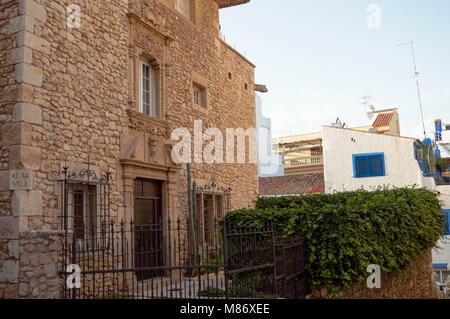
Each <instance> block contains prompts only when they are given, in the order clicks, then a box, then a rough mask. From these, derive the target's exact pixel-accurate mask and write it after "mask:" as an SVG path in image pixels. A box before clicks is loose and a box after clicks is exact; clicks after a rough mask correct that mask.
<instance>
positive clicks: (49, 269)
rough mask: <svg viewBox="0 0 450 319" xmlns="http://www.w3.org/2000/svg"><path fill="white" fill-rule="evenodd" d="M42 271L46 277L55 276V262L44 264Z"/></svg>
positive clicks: (56, 273)
mask: <svg viewBox="0 0 450 319" xmlns="http://www.w3.org/2000/svg"><path fill="white" fill-rule="evenodd" d="M44 272H45V276H46V277H47V278H53V277H56V276H57V275H58V272H57V269H56V264H46V265H45V266H44Z"/></svg>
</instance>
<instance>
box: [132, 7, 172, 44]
mask: <svg viewBox="0 0 450 319" xmlns="http://www.w3.org/2000/svg"><path fill="white" fill-rule="evenodd" d="M127 17H128V19H130V21H135V22H137V23H139V24H141V25H142V26H144V27H145V28H146V29H148V30H150V31H152V32H153V33H155V34H156V35H158V36H159V37H160V38H162V39H164V40H165V43H166V45H168V44H170V43H172V42H174V41H175V39H174V38H172V37H171V36H170V35H168V34H166V33H163V32H162V31H160V30H158V29H157V28H155V27H154V26H153V25H151V24H150V23H147V22H145V21H144V20H143V19H142V18H141V17H140V16H139V15H137V14H136V13H134V12H129V13H127Z"/></svg>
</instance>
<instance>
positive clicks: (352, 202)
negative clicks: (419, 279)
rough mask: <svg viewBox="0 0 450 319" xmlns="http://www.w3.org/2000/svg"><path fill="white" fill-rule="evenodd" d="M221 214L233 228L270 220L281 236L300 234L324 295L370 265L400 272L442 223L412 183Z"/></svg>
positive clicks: (261, 202) (432, 201)
mask: <svg viewBox="0 0 450 319" xmlns="http://www.w3.org/2000/svg"><path fill="white" fill-rule="evenodd" d="M225 218H226V222H227V223H231V224H232V225H233V224H234V225H237V226H254V225H256V226H261V225H263V224H264V223H265V222H267V221H271V222H272V224H273V227H274V231H275V232H276V233H277V235H280V236H284V237H289V236H295V235H298V234H300V233H302V232H303V233H304V234H305V235H306V238H307V246H308V251H309V253H308V261H307V270H308V272H309V275H310V281H311V284H312V286H325V287H327V288H328V289H329V291H330V292H331V294H330V296H337V292H338V291H339V290H340V289H342V288H348V287H349V286H350V284H351V283H354V282H362V281H364V280H366V278H367V276H368V273H367V272H366V269H367V266H368V265H370V264H377V265H379V266H380V268H381V271H382V272H384V273H387V272H400V271H402V270H404V269H405V267H407V266H408V265H409V264H410V262H411V261H413V260H414V259H415V258H417V257H419V256H420V255H421V254H422V253H423V251H424V250H426V249H430V248H433V247H434V246H435V245H436V242H437V241H438V239H439V238H440V236H441V232H442V229H443V223H444V217H443V214H442V213H441V202H440V201H439V199H438V197H437V194H436V193H434V192H432V191H430V190H427V189H424V188H415V187H414V188H394V189H392V188H391V189H387V188H384V187H383V188H379V189H377V190H376V191H372V192H369V191H365V190H358V191H354V192H344V193H334V194H314V195H301V196H286V197H270V198H259V199H258V201H257V203H256V209H243V210H237V211H233V212H230V213H229V214H228V215H227V216H226V217H225Z"/></svg>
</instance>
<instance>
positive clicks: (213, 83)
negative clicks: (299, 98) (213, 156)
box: [0, 0, 258, 297]
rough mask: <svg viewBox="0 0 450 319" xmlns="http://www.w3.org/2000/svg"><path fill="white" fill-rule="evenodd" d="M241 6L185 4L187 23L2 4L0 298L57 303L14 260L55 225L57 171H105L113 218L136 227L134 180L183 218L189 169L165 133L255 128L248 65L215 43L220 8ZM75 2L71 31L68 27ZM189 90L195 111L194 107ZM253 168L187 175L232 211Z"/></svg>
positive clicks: (54, 4)
mask: <svg viewBox="0 0 450 319" xmlns="http://www.w3.org/2000/svg"><path fill="white" fill-rule="evenodd" d="M244 2H247V1H235V2H234V1H225V2H223V3H222V2H220V1H219V2H217V1H215V0H198V1H192V3H193V4H194V5H193V9H192V10H194V11H193V12H192V16H191V18H186V17H185V16H183V15H182V14H180V13H179V12H177V11H176V10H175V8H174V1H173V0H129V1H102V2H99V1H93V0H77V1H73V0H5V1H2V2H1V4H0V26H1V30H2V31H1V33H0V68H1V74H2V78H1V80H0V136H1V138H0V140H1V143H0V249H1V250H0V269H1V270H2V273H1V275H0V296H4V297H19V296H20V297H36V296H35V294H36V293H37V292H36V291H38V292H39V293H38V294H39V296H41V297H42V296H53V297H56V295H55V294H54V293H53V290H51V289H52V288H51V287H53V286H51V285H50V286H51V287H50V286H48V285H47V287H46V288H42V287H43V285H42V284H40V285H39V288H37V287H38V285H37V284H35V283H32V281H31V279H28V277H27V273H31V271H34V272H36V269H34V268H33V270H30V269H31V268H30V269H28V268H26V267H27V265H23V266H22V264H23V263H22V259H23V258H27V257H26V256H27V254H29V253H32V252H28V251H27V249H26V245H27V243H28V241H29V240H30V239H29V236H28V233H29V232H35V231H44V232H51V231H58V230H59V229H60V228H61V226H60V223H59V217H60V215H61V196H62V195H61V193H60V192H59V190H58V186H57V183H55V181H56V180H57V179H58V178H59V177H60V176H61V171H62V168H63V166H65V165H66V164H67V166H69V167H70V168H71V169H81V168H82V167H83V166H84V164H83V162H86V161H87V160H88V158H89V159H90V160H91V161H92V162H93V163H94V164H93V166H92V167H91V168H92V170H93V171H95V172H97V173H98V174H100V175H101V174H104V173H105V172H107V171H110V172H111V173H112V180H111V200H110V212H111V217H112V218H113V220H115V221H119V220H120V219H126V220H130V219H131V218H133V215H134V207H133V181H134V180H135V179H136V178H147V179H153V180H159V181H162V188H163V189H162V191H163V216H164V218H166V217H169V216H170V217H172V218H176V217H178V216H180V217H183V216H186V215H187V212H188V208H187V206H188V205H187V172H186V165H183V164H180V165H177V164H175V163H173V162H172V160H171V158H170V150H171V147H172V145H173V144H174V141H171V140H170V135H171V132H172V131H173V130H174V129H175V128H179V127H183V128H187V129H188V130H189V131H190V132H191V133H193V126H194V125H193V124H194V120H202V121H203V130H205V129H206V128H208V127H216V128H219V129H221V130H223V132H225V128H243V129H244V130H246V129H248V128H254V127H255V125H256V123H255V121H256V120H255V94H254V65H252V64H251V63H250V62H249V61H248V60H246V59H245V58H244V57H243V56H241V55H240V54H239V53H238V52H236V51H235V50H234V49H232V48H231V47H230V46H229V45H228V44H226V43H225V42H224V41H222V40H221V39H220V38H219V7H220V6H229V5H235V4H240V3H244ZM74 3H75V4H76V5H78V6H79V8H80V10H81V16H80V17H81V20H80V27H79V28H69V27H68V24H67V21H68V19H70V14H72V13H73V12H72V11H70V10H69V11H68V8H69V6H70V5H71V4H74ZM140 58H145V59H147V60H149V61H151V63H152V66H153V67H154V69H155V81H156V101H155V107H156V114H155V116H154V117H150V116H148V115H145V114H142V113H140V112H139V107H138V104H139V102H138V100H139V98H138V74H137V73H138V69H137V68H138V62H139V59H140ZM194 82H195V83H199V84H201V85H202V86H204V88H205V94H206V101H207V105H206V107H204V108H202V107H199V106H198V105H194V103H193V97H192V96H193V91H192V90H193V89H192V87H193V83H194ZM247 144H248V143H247ZM247 150H248V147H247ZM247 153H248V151H247ZM247 156H248V154H247ZM256 165H257V164H256V163H243V164H212V165H210V164H197V163H193V164H192V176H193V179H195V180H196V181H197V183H198V184H199V185H202V184H206V183H207V182H208V181H209V180H210V179H211V178H213V177H214V179H215V181H216V183H217V184H218V185H220V186H223V187H226V188H228V187H230V188H231V189H232V193H231V208H233V209H237V208H242V207H248V206H251V205H253V199H254V197H255V194H256V192H257V187H258V177H257V166H256ZM12 176H14V177H12ZM13 178H14V183H12V180H13ZM33 234H34V233H33ZM32 236H34V235H32ZM48 236H51V235H48ZM49 245H50V244H49ZM18 247H20V248H18ZM45 247H46V246H44V247H42V249H44V248H45ZM17 249H19V251H17ZM49 249H50V248H49ZM49 264H53V262H52V263H49ZM23 267H25V268H23ZM43 267H44V266H43ZM41 268H42V267H41ZM44 268H45V267H44ZM41 270H42V269H41ZM24 273H25V274H24ZM37 273H38V274H39V271H37ZM42 276H43V275H42V272H41V275H36V276H35V280H41V279H42V278H43V277H42ZM21 287H22V288H21ZM25 287H27V289H25ZM49 287H50V288H49ZM21 289H22V290H21ZM36 289H38V290H36Z"/></svg>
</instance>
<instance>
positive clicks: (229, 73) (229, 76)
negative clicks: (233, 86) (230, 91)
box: [228, 72, 233, 80]
mask: <svg viewBox="0 0 450 319" xmlns="http://www.w3.org/2000/svg"><path fill="white" fill-rule="evenodd" d="M232 78H233V75H232V74H231V72H228V79H229V80H231V79H232Z"/></svg>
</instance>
